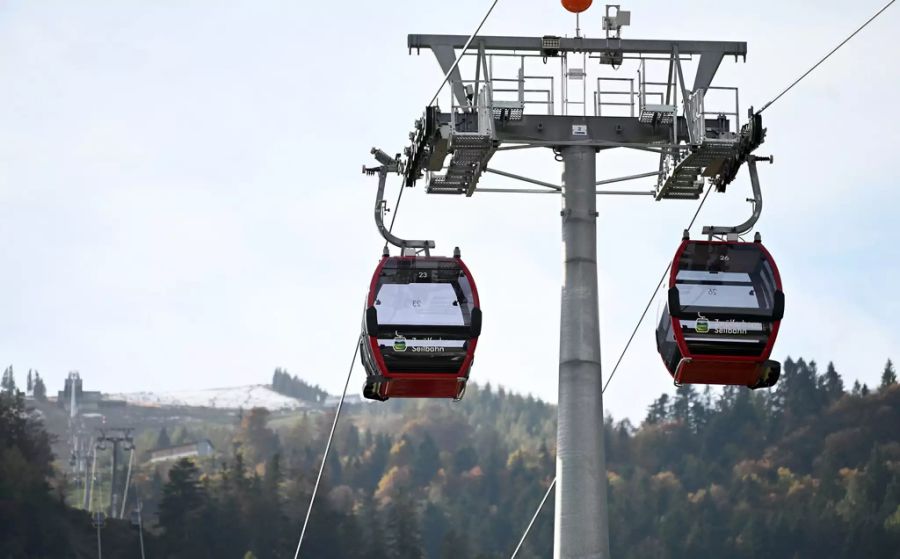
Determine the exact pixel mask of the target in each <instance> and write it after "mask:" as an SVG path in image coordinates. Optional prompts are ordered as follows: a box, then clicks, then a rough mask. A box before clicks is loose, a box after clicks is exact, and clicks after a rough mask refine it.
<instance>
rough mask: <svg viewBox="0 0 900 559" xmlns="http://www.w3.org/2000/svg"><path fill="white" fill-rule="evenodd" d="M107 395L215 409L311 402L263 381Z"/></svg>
mask: <svg viewBox="0 0 900 559" xmlns="http://www.w3.org/2000/svg"><path fill="white" fill-rule="evenodd" d="M108 398H111V399H115V400H125V401H126V402H128V405H131V406H143V407H154V408H162V407H191V408H214V409H238V408H244V409H250V408H257V407H258V408H266V409H269V410H272V411H276V410H297V409H303V408H308V407H312V404H310V403H308V402H303V401H300V400H297V399H296V398H291V397H289V396H284V395H282V394H279V393H277V392H275V391H274V390H272V389H271V388H269V387H268V386H266V385H263V384H254V385H250V386H235V387H230V388H208V389H203V390H178V391H174V392H132V393H128V394H109V395H108Z"/></svg>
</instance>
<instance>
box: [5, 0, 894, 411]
mask: <svg viewBox="0 0 900 559" xmlns="http://www.w3.org/2000/svg"><path fill="white" fill-rule="evenodd" d="M488 4H489V2H488V0H477V1H476V0H457V1H456V2H451V3H438V2H433V1H422V0H418V1H412V0H398V1H395V2H354V1H351V2H345V3H343V4H341V5H340V6H338V5H337V4H334V3H327V2H321V3H316V4H312V3H306V2H287V1H285V2H274V1H257V2H212V1H197V0H193V1H178V2H173V1H170V2H131V1H124V0H123V1H119V2H102V1H87V0H85V1H82V2H77V3H74V2H65V1H59V2H51V1H43V2H22V1H16V2H6V3H4V4H3V6H2V7H0V83H2V84H3V87H2V88H0V263H2V273H0V365H3V366H5V365H6V364H8V363H11V364H13V365H14V366H15V367H16V369H17V372H18V375H19V379H20V381H21V380H22V379H23V374H24V371H25V370H26V369H28V368H37V369H39V370H40V371H41V373H42V375H43V376H44V377H45V379H46V380H47V381H48V386H49V388H50V389H51V390H53V391H55V390H57V389H58V388H60V387H61V385H62V379H63V378H64V377H65V375H66V373H67V372H68V371H69V370H71V369H78V370H80V371H81V373H82V375H83V377H84V378H85V380H86V383H87V386H88V387H94V388H97V387H99V388H101V389H103V390H104V391H110V392H124V391H136V390H154V391H163V390H177V389H195V388H204V387H215V386H229V385H239V384H251V383H257V382H265V381H267V380H268V379H269V378H270V375H271V372H272V370H273V369H274V368H275V367H276V366H282V367H286V368H288V369H289V370H290V371H291V372H292V373H294V374H299V375H300V376H302V377H304V378H306V379H308V380H309V381H311V382H314V383H318V384H321V385H322V386H324V387H325V388H326V389H328V390H329V391H330V392H332V393H334V392H339V391H340V389H341V387H342V385H343V380H344V376H345V374H346V369H347V366H348V364H349V363H348V362H349V357H350V352H351V351H352V349H353V345H352V344H353V343H354V342H355V340H356V336H357V335H358V329H359V324H360V311H361V310H362V304H363V298H364V295H365V289H366V287H367V286H368V283H369V279H370V276H371V273H372V270H373V269H374V266H375V264H376V262H377V260H378V258H379V255H380V250H381V241H380V238H379V237H378V235H377V232H376V231H375V228H374V225H373V223H372V219H371V210H372V204H373V196H374V187H375V183H374V179H372V178H368V177H364V176H362V175H361V174H360V173H359V169H360V165H361V164H363V163H366V164H369V163H371V161H372V160H371V159H370V157H369V155H368V150H369V148H370V147H371V146H372V145H378V146H380V147H382V148H384V149H385V150H386V151H389V152H391V153H393V152H397V151H400V150H401V149H402V147H403V146H404V145H405V143H406V136H407V133H408V131H409V130H410V128H411V125H412V121H413V120H414V119H415V118H416V117H418V116H419V114H420V113H421V111H422V110H423V107H424V105H425V103H426V102H427V101H428V100H429V99H430V98H431V96H432V94H433V92H434V90H435V88H436V87H437V85H438V82H439V79H440V75H441V74H440V70H439V67H438V65H437V63H436V62H435V60H434V58H433V56H431V54H430V53H426V52H423V53H422V56H418V57H417V56H408V55H407V50H406V34H407V33H456V34H468V33H469V32H471V31H472V30H473V29H474V27H475V25H476V24H477V22H478V21H479V20H480V18H481V16H482V14H483V13H484V11H485V9H486V8H487V6H488ZM881 4H882V2H881V1H880V0H879V1H878V2H872V1H869V0H866V1H864V2H858V3H856V4H854V5H853V7H854V8H855V10H856V11H854V10H853V9H848V5H847V4H846V2H837V1H832V0H828V1H820V2H815V3H811V2H775V1H760V2H754V3H753V5H752V7H750V6H749V5H748V4H747V3H746V2H732V1H725V2H723V1H716V2H713V1H685V2H679V3H677V4H676V3H658V2H657V3H653V4H649V3H645V2H632V3H631V4H628V5H625V6H623V7H624V8H626V9H631V10H632V11H633V15H632V24H633V25H632V27H630V28H627V29H626V30H625V37H628V38H654V39H662V38H677V39H709V40H744V41H747V42H748V50H749V56H748V59H747V63H746V64H745V63H737V64H736V63H734V61H733V60H725V61H724V62H723V64H722V67H721V69H720V71H719V74H718V76H717V80H716V82H715V83H716V84H719V85H737V86H740V87H741V100H742V103H743V104H742V111H745V110H746V108H747V106H748V105H749V104H754V105H756V106H757V107H758V106H760V105H762V104H763V103H764V102H766V101H768V100H769V99H771V98H772V97H773V96H774V95H775V94H776V93H777V92H778V91H780V89H782V88H783V87H784V86H785V85H787V84H788V83H789V82H790V81H791V80H793V79H794V78H795V77H796V76H797V75H799V73H801V72H802V71H803V70H805V69H806V68H808V67H809V66H810V64H811V63H812V62H814V61H815V60H817V59H818V58H819V57H820V56H821V55H822V54H824V53H825V52H827V51H828V50H829V49H830V48H831V47H832V46H833V45H835V44H836V43H837V42H838V41H839V40H841V39H842V38H843V37H844V36H846V34H847V33H849V32H850V31H851V30H852V29H853V28H855V27H856V26H857V25H859V24H860V23H862V21H864V20H865V19H866V18H868V17H869V15H871V14H872V13H874V11H875V10H876V9H877V8H879V7H880V5H881ZM601 14H602V4H597V5H596V6H595V7H594V8H593V9H592V10H591V11H590V12H588V14H587V15H586V16H585V17H584V18H583V19H582V28H583V30H584V32H585V33H586V34H587V35H589V36H599V35H601V34H602V31H601V30H600V16H601ZM573 19H574V18H573V17H570V16H569V15H568V14H567V13H566V12H564V11H563V10H562V9H561V8H560V7H559V4H558V2H556V1H553V0H546V1H540V2H539V1H536V0H515V1H513V0H501V2H500V3H499V5H498V7H497V9H496V10H495V13H494V15H493V16H492V18H491V19H490V20H489V22H488V23H487V25H486V26H485V29H484V30H483V32H484V33H486V34H498V35H499V34H507V35H544V34H571V33H572V32H573V30H574V21H573ZM692 25H693V27H692ZM897 31H900V9H898V8H893V9H891V10H889V11H888V12H886V13H885V14H884V15H883V16H882V17H881V18H880V19H879V20H877V21H876V22H875V23H873V24H872V25H871V26H870V28H869V29H867V30H866V31H864V32H863V33H862V34H861V35H860V36H858V37H857V38H856V39H854V40H853V41H852V42H851V43H849V44H848V45H847V46H846V47H845V48H844V49H843V50H841V51H840V52H839V53H838V54H836V55H835V56H834V57H833V58H832V59H831V60H830V61H829V62H827V63H826V65H824V66H823V67H821V68H820V69H819V70H817V71H816V72H815V73H814V74H812V75H811V76H810V77H809V78H807V80H806V81H804V82H803V83H801V84H800V85H799V86H798V87H797V88H796V89H795V90H794V91H792V92H791V93H789V94H788V95H787V96H786V97H784V98H783V99H782V100H781V101H779V102H778V103H777V104H775V105H774V106H773V107H772V108H771V109H769V110H768V111H767V112H766V113H765V119H766V126H767V127H768V128H769V136H768V141H767V142H766V144H765V145H764V147H763V148H762V149H761V150H760V153H763V154H769V153H773V154H775V157H776V164H775V165H774V166H768V165H766V166H762V167H761V176H762V182H763V188H764V196H765V209H764V215H763V218H762V220H761V221H760V223H759V230H761V231H762V232H763V234H764V240H765V241H766V244H767V246H768V247H769V248H770V250H771V251H772V252H773V254H774V255H775V257H776V258H777V260H778V264H779V267H780V268H781V273H782V276H783V278H784V282H785V292H786V296H787V315H786V319H785V321H784V322H783V326H782V335H781V336H780V338H779V341H778V344H777V345H776V348H775V357H776V358H784V357H785V356H787V355H791V356H794V357H798V356H803V357H805V358H807V359H811V358H812V359H816V360H818V361H819V362H820V364H821V366H823V367H824V364H825V363H827V361H829V360H834V362H835V364H836V366H837V368H838V370H839V371H840V372H841V373H843V374H844V375H845V378H846V381H847V384H848V385H849V384H852V381H853V380H854V379H856V378H859V379H860V380H862V381H864V382H868V383H869V384H870V385H871V384H874V383H877V379H878V377H879V375H880V371H881V369H882V366H883V364H884V361H885V360H886V359H887V358H888V357H889V356H893V357H895V358H900V351H898V350H900V334H898V330H897V327H896V326H897V316H900V303H898V297H897V296H896V289H897V287H896V285H897V278H898V271H900V265H898V260H900V249H898V247H897V242H896V241H895V240H894V239H893V238H892V237H893V236H894V234H895V224H896V217H895V214H896V209H895V208H896V207H897V205H898V202H900V194H898V190H897V189H896V178H895V175H896V163H895V161H896V155H895V150H896V148H895V146H897V145H898V144H900V131H898V127H897V126H896V124H895V123H894V122H893V121H894V113H895V112H896V110H895V109H896V107H897V91H898V89H897V88H898V86H900V69H898V67H897V65H896V64H895V63H894V60H895V59H896V57H897V55H898V54H900V48H898V46H897V43H895V42H893V41H894V40H895V36H896V34H897ZM538 70H540V68H538ZM597 70H598V68H596V67H595V66H594V65H593V64H592V65H591V69H590V71H591V72H596V71H597ZM496 72H499V70H497V71H496ZM546 72H547V73H549V74H552V75H558V66H556V65H548V66H547V69H546ZM634 72H635V68H634V67H633V66H627V65H626V66H625V67H623V68H622V69H621V70H619V74H618V75H621V76H625V77H632V76H633V75H634ZM497 75H498V77H499V73H497ZM444 98H445V99H446V96H445V97H444ZM445 104H446V102H445ZM494 166H496V167H497V168H500V169H505V170H509V171H516V172H519V173H523V174H528V175H531V176H536V177H538V178H543V179H545V180H550V181H553V182H558V181H559V175H560V173H561V167H560V166H559V164H557V163H555V162H554V161H553V158H552V156H551V154H550V153H549V152H548V151H546V150H543V151H531V152H526V153H522V152H520V153H518V154H502V155H499V156H498V157H497V159H496V160H495V161H494ZM654 168H655V160H654V158H653V157H652V156H650V157H647V156H644V155H642V154H630V153H628V152H625V151H623V150H614V151H607V152H604V153H602V154H600V156H599V159H598V175H599V178H611V177H615V176H621V175H625V174H631V173H637V172H643V171H647V170H652V169H654ZM503 185H507V186H519V185H518V184H515V183H510V182H509V181H508V180H507V179H503V178H500V177H497V176H489V177H487V178H486V179H485V180H484V181H483V183H482V186H485V187H489V186H492V187H497V186H503ZM627 186H628V187H633V188H636V189H637V188H640V189H648V188H650V186H651V181H643V182H638V183H632V184H629V185H627ZM395 188H396V182H395V183H393V184H392V191H391V192H390V193H389V196H391V199H393V196H394V195H395V192H396V191H395V190H393V189H395ZM748 195H749V180H748V178H747V174H746V171H742V173H741V175H740V178H739V180H738V181H737V182H736V183H735V184H734V185H733V186H732V187H731V188H729V192H728V194H727V195H724V196H723V195H718V194H713V195H711V198H710V200H709V201H708V202H707V205H706V207H705V208H704V210H703V213H702V214H701V218H700V220H699V223H698V225H699V224H709V223H710V222H713V221H714V222H716V223H719V224H729V223H736V222H738V221H743V219H744V218H745V217H746V215H747V214H748V212H749V205H748V204H746V203H744V202H743V200H744V198H746V197H747V196H748ZM559 204H560V201H559V199H558V198H557V197H555V196H511V195H496V194H486V193H485V194H481V195H476V196H475V197H473V198H471V199H466V198H462V197H460V198H457V197H435V196H426V195H425V193H424V189H423V188H417V189H415V190H411V191H409V192H407V193H406V194H405V196H404V201H403V206H402V208H401V210H400V215H399V218H398V222H397V228H396V232H397V233H398V234H400V235H401V236H408V237H421V236H427V237H429V238H434V239H435V240H437V242H438V247H439V248H443V249H444V250H446V251H448V252H449V251H450V250H451V249H452V247H453V246H454V245H459V246H460V247H462V250H463V256H464V258H465V260H466V262H467V263H468V265H469V266H470V268H471V269H472V270H473V272H474V273H475V274H476V277H477V281H478V287H479V290H480V294H481V298H482V307H483V309H484V313H485V314H484V316H485V326H484V331H483V336H482V338H481V341H480V343H479V353H478V356H477V363H476V366H475V369H474V370H473V379H475V380H476V381H478V382H485V381H490V382H492V383H494V384H497V383H499V384H503V385H505V386H507V387H510V388H512V389H514V390H516V391H520V392H530V393H533V394H535V395H538V396H540V397H542V398H545V399H549V400H555V399H556V372H557V350H558V342H559V334H558V325H559V308H558V307H559V286H560V283H561V243H560V222H559ZM695 207H696V203H695V202H677V201H672V202H663V203H656V202H653V201H652V200H651V199H649V198H609V197H603V198H601V199H600V200H599V209H600V220H599V242H600V244H599V246H600V262H601V264H600V267H601V269H600V289H601V320H602V335H603V340H602V345H603V358H604V365H605V372H607V373H608V371H610V370H611V368H612V365H613V364H614V362H615V359H616V358H617V356H618V354H619V352H620V351H621V349H622V347H623V344H624V343H625V340H626V339H627V337H628V335H629V333H630V331H631V329H632V327H633V324H634V321H635V320H636V318H637V315H638V313H639V312H640V310H641V309H642V308H643V306H644V305H645V304H646V300H647V297H648V296H649V294H650V291H651V290H652V288H653V287H654V286H655V285H656V282H657V280H658V278H659V275H660V274H661V273H662V270H663V268H664V267H665V265H666V263H667V261H668V260H669V259H670V258H671V257H672V254H673V253H674V250H675V248H676V246H677V244H678V242H679V240H680V232H681V229H682V228H683V227H684V225H685V224H686V222H687V220H688V219H689V218H690V216H691V215H692V213H693V211H694V209H695ZM696 231H698V230H696ZM655 312H656V304H654V307H653V311H652V313H651V316H649V319H648V321H647V322H646V323H645V325H644V326H643V327H642V329H641V330H640V332H639V333H638V336H637V338H636V340H635V343H634V346H633V348H632V350H631V351H630V353H629V354H628V355H627V357H626V358H625V361H624V363H623V365H622V366H621V368H620V370H619V372H618V373H617V377H616V379H615V380H614V381H613V383H612V385H611V387H610V390H609V391H608V392H607V394H606V396H605V403H606V408H607V411H611V412H612V413H613V414H614V415H615V416H616V417H617V418H620V417H623V416H630V417H632V418H633V419H640V418H642V417H643V415H644V413H645V410H646V406H647V405H648V404H649V402H650V401H651V400H652V399H654V398H655V397H657V396H658V395H659V394H660V393H661V392H663V391H671V390H673V388H672V385H671V381H670V379H669V377H668V375H667V373H666V372H665V370H664V368H663V366H662V364H661V363H660V361H659V358H658V356H657V354H656V352H655V347H654V342H653V327H654V322H655ZM356 375H357V376H356V377H355V379H354V380H353V382H352V387H353V389H354V390H356V389H358V387H359V386H360V385H361V383H362V370H361V368H358V369H357V373H356Z"/></svg>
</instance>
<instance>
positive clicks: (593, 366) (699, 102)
mask: <svg viewBox="0 0 900 559" xmlns="http://www.w3.org/2000/svg"><path fill="white" fill-rule="evenodd" d="M563 5H564V6H565V7H566V8H567V9H569V10H570V11H573V12H581V11H584V10H585V9H587V7H588V6H589V5H590V3H589V2H565V1H564V2H563ZM492 9H493V8H492ZM576 17H577V16H576ZM598 19H599V20H600V21H598V22H587V20H584V19H579V20H577V22H576V26H577V27H578V30H577V32H576V34H575V36H574V37H572V36H570V37H565V36H561V35H549V34H548V35H544V36H541V37H523V36H466V35H420V34H413V35H409V36H408V37H407V46H408V47H409V50H410V53H420V52H421V51H423V50H424V51H430V52H431V53H432V54H434V56H435V58H436V59H437V62H438V64H439V65H440V67H441V70H442V72H443V74H444V76H445V77H444V80H445V82H446V83H447V85H448V86H449V96H447V97H449V99H447V101H449V108H447V107H446V106H445V109H442V108H441V107H440V106H438V105H436V104H433V103H432V104H429V105H428V106H427V107H426V108H425V112H424V114H423V115H422V117H421V118H419V119H417V120H416V122H415V129H414V130H413V131H412V132H411V133H410V141H411V144H410V145H408V146H407V147H406V149H405V150H404V152H403V155H402V156H401V155H399V154H398V156H397V157H396V158H394V159H393V160H391V158H390V156H387V155H386V154H385V153H384V152H383V151H381V150H378V149H373V153H374V154H376V159H378V161H379V162H380V163H381V164H382V165H383V166H385V167H384V168H388V167H389V168H390V169H392V170H393V171H395V172H397V173H398V174H400V175H402V180H403V182H402V184H403V186H405V187H412V186H414V185H415V184H416V183H417V182H418V181H420V180H424V181H425V182H426V186H425V190H426V192H427V193H429V194H445V195H465V196H467V197H470V196H473V195H474V194H475V193H476V192H484V193H508V194H531V193H534V194H556V195H562V197H563V211H562V234H563V241H564V244H565V248H564V255H563V257H564V263H565V267H564V273H565V277H564V280H563V287H562V296H561V311H560V317H561V323H560V348H559V399H558V410H559V421H558V431H557V455H556V469H557V485H556V507H555V521H554V527H555V533H554V551H553V553H554V558H555V559H609V556H610V555H609V522H608V519H609V511H608V508H607V474H606V457H605V453H604V442H603V428H604V423H603V420H604V415H603V396H602V393H603V390H602V386H603V384H602V371H601V362H600V328H599V298H598V285H597V278H598V275H597V224H596V220H597V203H596V196H597V195H629V196H631V195H637V196H649V197H652V198H654V199H655V200H668V199H681V200H696V199H698V198H699V197H700V195H701V194H702V192H703V190H704V188H705V187H706V185H707V184H710V185H711V186H715V188H716V190H718V191H720V192H724V191H725V189H726V187H727V186H728V185H729V184H730V183H731V182H732V181H733V180H734V178H735V176H736V174H737V171H738V169H739V168H740V167H741V165H742V164H743V163H744V162H746V161H747V160H748V157H750V156H751V155H750V154H751V153H752V152H753V150H755V149H756V148H757V147H758V146H759V145H760V144H761V143H762V141H763V139H764V136H765V130H764V129H762V127H761V122H762V121H761V117H760V116H759V115H758V114H757V115H753V116H752V117H751V119H750V122H749V123H747V124H746V125H743V126H742V124H741V121H740V119H741V110H740V106H739V102H738V90H737V88H719V89H720V90H723V91H727V92H729V93H727V94H725V95H726V96H727V95H733V103H734V104H733V107H734V108H733V109H731V106H730V105H729V104H728V103H725V104H724V105H723V106H722V107H717V110H716V111H714V112H708V111H707V110H706V109H705V105H704V96H705V95H706V93H707V91H708V90H709V89H710V88H711V84H712V81H713V78H714V76H715V74H716V72H717V70H718V68H719V66H720V65H721V63H722V61H723V60H724V59H725V58H726V56H727V57H734V59H735V61H737V60H738V59H739V57H746V54H747V44H746V43H743V42H732V41H678V40H635V39H623V38H622V28H623V27H626V26H628V25H630V23H631V13H630V12H627V11H624V10H620V9H619V7H618V6H616V5H608V6H606V11H605V15H603V16H602V19H601V18H598ZM601 22H602V26H601V25H597V23H601ZM598 27H600V28H601V29H602V32H603V33H605V35H606V36H605V38H591V37H589V36H588V35H587V34H588V33H590V32H591V31H592V28H593V29H597V28H598ZM582 30H583V31H584V32H585V33H582V32H581V31H582ZM675 30H676V31H678V32H679V33H681V32H682V28H681V27H677V28H675ZM466 49H468V50H466ZM688 59H690V60H692V61H693V62H695V63H696V73H695V75H694V77H693V80H692V82H689V81H686V80H685V76H684V69H683V68H682V61H683V60H688ZM552 60H555V61H558V62H559V73H556V72H555V71H552V70H546V69H545V67H546V66H547V65H548V63H549V62H550V61H552ZM654 69H655V70H654ZM464 71H465V72H467V75H466V76H465V77H463V73H464ZM501 71H506V72H508V73H509V74H510V75H509V76H504V77H497V76H495V75H494V74H495V73H498V72H501ZM631 72H633V75H634V76H635V77H626V76H627V75H632V74H631ZM654 74H655V75H654ZM589 80H590V83H592V84H596V88H595V89H594V91H593V98H592V99H591V96H590V95H589V94H588V83H589ZM594 80H596V81H594ZM617 84H618V85H617ZM591 87H594V86H593V85H592V86H591ZM579 92H581V96H580V97H579V95H578V93H579ZM439 95H440V91H439V92H438V95H436V96H435V99H437V98H438V97H439ZM525 148H549V149H552V150H553V153H554V155H555V159H556V161H559V162H562V163H563V167H564V173H563V184H562V185H557V184H552V183H549V182H546V181H544V180H538V179H535V178H530V177H526V176H522V175H520V174H516V173H511V172H509V171H503V170H500V169H497V168H495V167H494V165H493V161H494V157H495V156H496V155H498V154H499V153H500V152H501V151H502V150H511V149H515V150H518V149H525ZM612 148H627V149H634V150H639V151H640V152H642V153H645V154H646V153H650V154H651V156H650V157H651V158H653V159H655V161H651V162H650V163H649V164H648V166H649V165H650V164H652V165H653V170H651V171H649V172H643V173H637V174H630V175H627V176H623V177H617V178H609V179H605V180H602V181H598V180H597V176H596V175H597V171H596V170H597V167H596V158H597V152H598V151H600V150H610V149H612ZM364 171H366V170H365V168H364ZM371 171H372V170H371V169H369V170H368V172H371ZM488 173H491V174H495V175H500V176H502V177H506V178H508V179H514V180H519V181H522V182H525V183H528V184H529V185H530V186H529V188H483V187H480V186H479V182H480V181H481V179H482V178H483V177H484V176H485V175H486V174H488ZM648 177H654V178H655V184H654V185H653V188H652V189H644V190H634V189H632V190H615V191H611V190H597V187H598V186H600V185H606V184H610V183H619V182H626V181H632V180H640V179H644V178H648ZM379 178H380V180H379V191H378V198H377V200H378V206H377V208H376V224H377V225H378V226H379V230H380V231H381V233H382V236H384V237H385V240H386V241H387V242H388V243H391V244H394V245H395V246H398V247H400V248H402V249H406V248H408V247H409V246H410V245H409V244H408V243H409V241H403V240H402V239H399V238H398V237H396V236H394V235H386V234H385V230H384V227H383V224H382V223H381V221H380V218H379V212H381V211H383V210H384V209H385V208H384V206H383V203H382V200H383V197H382V196H383V189H384V176H383V175H380V177H379ZM535 186H538V187H540V188H534V187H535ZM679 235H680V232H679ZM679 238H680V237H679ZM482 343H485V342H482Z"/></svg>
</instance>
